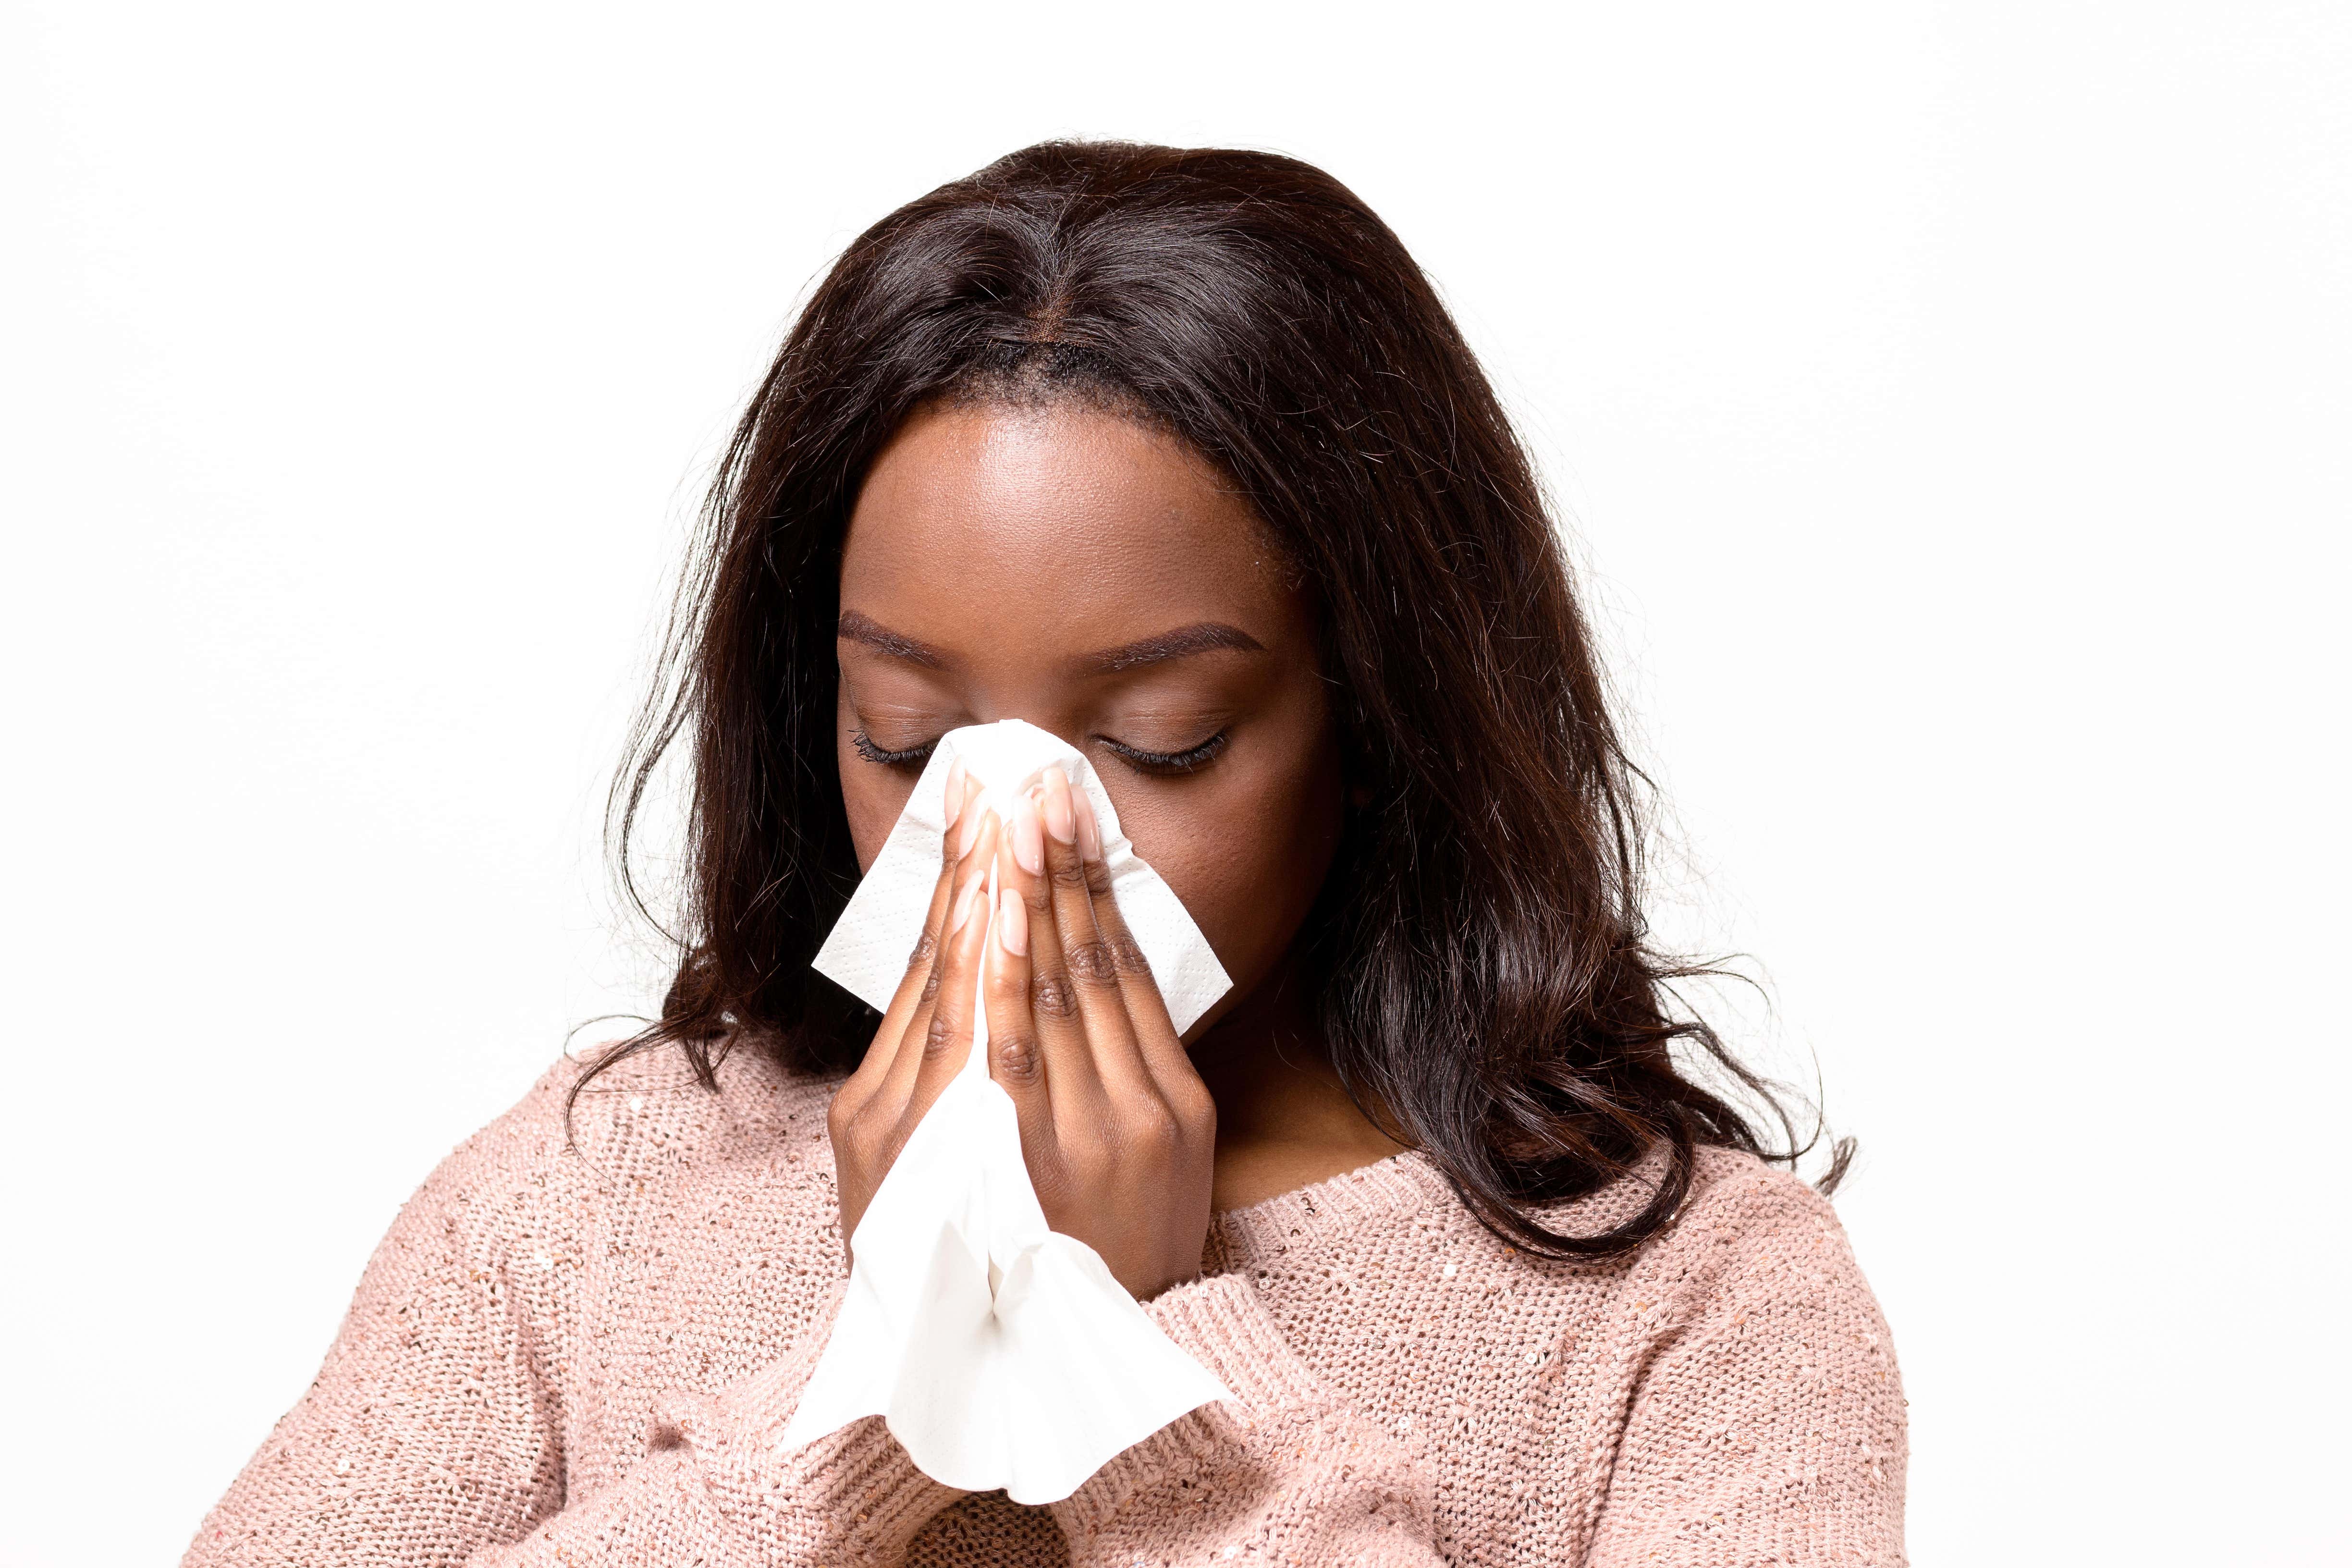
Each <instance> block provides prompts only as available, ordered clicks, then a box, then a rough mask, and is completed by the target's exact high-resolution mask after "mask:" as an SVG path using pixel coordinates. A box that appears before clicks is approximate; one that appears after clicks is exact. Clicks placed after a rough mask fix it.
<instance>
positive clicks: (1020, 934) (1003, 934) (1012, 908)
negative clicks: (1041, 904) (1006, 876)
mask: <svg viewBox="0 0 2352 1568" xmlns="http://www.w3.org/2000/svg"><path fill="white" fill-rule="evenodd" d="M996 899H997V903H996V940H997V941H999V942H1003V944H1004V951H1005V952H1009V953H1011V954H1012V955H1013V957H1015V958H1019V957H1021V956H1023V955H1024V954H1025V953H1026V952H1028V951H1029V906H1028V905H1027V904H1024V903H1023V902H1022V901H1021V895H1020V894H1018V893H1016V892H1014V891H1013V889H1010V888H1007V889H1004V890H1003V892H1001V893H999V894H997V895H996Z"/></svg>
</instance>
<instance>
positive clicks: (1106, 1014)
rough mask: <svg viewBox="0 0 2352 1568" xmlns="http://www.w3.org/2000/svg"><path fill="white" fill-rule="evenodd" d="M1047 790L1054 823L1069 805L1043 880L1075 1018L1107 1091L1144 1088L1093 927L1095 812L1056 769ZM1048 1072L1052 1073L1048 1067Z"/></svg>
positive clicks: (1144, 1072) (1114, 968)
mask: <svg viewBox="0 0 2352 1568" xmlns="http://www.w3.org/2000/svg"><path fill="white" fill-rule="evenodd" d="M1047 788H1048V790H1049V792H1050V793H1049V795H1048V796H1047V800H1048V804H1049V807H1053V808H1055V809H1054V820H1055V821H1056V822H1058V821H1059V820H1060V811H1059V809H1058V806H1059V802H1060V801H1061V799H1062V798H1064V797H1067V799H1068V801H1069V808H1068V809H1069V813H1070V817H1069V820H1070V824H1071V834H1070V837H1069V839H1068V841H1067V842H1065V841H1064V840H1063V839H1062V838H1061V837H1060V836H1059V835H1058V834H1056V833H1051V832H1049V833H1047V834H1046V835H1045V880H1046V884H1047V887H1048V889H1049V890H1050V893H1051V896H1052V900H1053V905H1054V924H1055V929H1056V930H1057V931H1058V932H1059V934H1060V937H1061V950H1062V963H1063V967H1064V968H1066V970H1067V971H1068V972H1069V977H1070V987H1071V990H1072V991H1073V992H1074V993H1075V994H1076V997H1077V1005H1078V1016H1079V1017H1080V1019H1081V1020H1082V1021H1083V1022H1084V1023H1085V1025H1086V1035H1087V1047H1088V1049H1089V1052H1090V1054H1091V1056H1092V1058H1093V1060H1094V1066H1095V1074H1096V1076H1097V1078H1099V1079H1101V1080H1102V1083H1103V1087H1104V1088H1105V1089H1112V1090H1118V1089H1135V1088H1141V1087H1148V1086H1149V1085H1150V1071H1149V1069H1148V1068H1146V1067H1145V1065H1144V1061H1143V1055H1142V1051H1141V1049H1140V1047H1139V1046H1138V1045H1137V1043H1136V1038H1135V1029H1134V1026H1133V1025H1132V1023H1131V1022H1130V1021H1129V1018H1128V1016H1127V998H1126V996H1125V994H1123V993H1122V992H1121V991H1120V989H1119V979H1118V958H1117V956H1116V955H1115V954H1114V953H1113V952H1112V951H1111V948H1110V944H1109V943H1108V942H1105V941H1104V940H1103V936H1102V931H1101V929H1100V928H1099V927H1098V926H1097V924H1096V922H1095V906H1094V894H1093V891H1092V889H1089V888H1088V887H1087V859H1086V853H1085V845H1086V841H1087V834H1088V833H1089V832H1091V831H1093V813H1092V812H1091V811H1090V810H1088V809H1087V805H1086V796H1085V795H1084V794H1083V792H1080V791H1077V790H1075V789H1073V788H1072V787H1071V786H1070V784H1069V783H1068V781H1067V780H1066V779H1065V778H1063V777H1062V775H1061V773H1060V772H1059V770H1055V771H1054V772H1053V773H1051V774H1049V776H1048V778H1047ZM1094 842H1095V852H1096V854H1097V856H1099V855H1100V854H1101V852H1102V843H1101V838H1100V836H1099V834H1097V836H1096V837H1095V840H1094ZM1097 864H1099V862H1097ZM1046 1070H1047V1071H1048V1072H1050V1071H1052V1068H1051V1066H1050V1064H1049V1066H1048V1068H1047V1069H1046Z"/></svg>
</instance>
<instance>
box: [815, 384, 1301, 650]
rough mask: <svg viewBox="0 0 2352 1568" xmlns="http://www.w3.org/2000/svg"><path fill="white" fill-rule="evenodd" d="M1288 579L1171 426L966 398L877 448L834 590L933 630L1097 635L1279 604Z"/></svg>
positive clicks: (1285, 615) (1276, 612)
mask: <svg viewBox="0 0 2352 1568" xmlns="http://www.w3.org/2000/svg"><path fill="white" fill-rule="evenodd" d="M1285 578H1286V574H1285V573H1284V571H1283V570H1282V569H1281V566H1280V564H1279V563H1278V561H1277V560H1276V556H1275V553H1274V552H1273V551H1272V549H1271V548H1270V547H1269V543H1268V542H1267V540H1266V539H1265V531H1264V529H1263V528H1262V527H1261V525H1260V524H1259V522H1258V521H1257V518H1256V515H1255V512H1254V511H1253V510H1251V508H1250V506H1249V505H1248V503H1247V502H1246V501H1244V500H1243V499H1242V498H1241V497H1239V496H1237V495H1234V494H1233V493H1231V491H1230V489H1228V487H1227V486H1226V485H1225V483H1224V481H1223V478H1222V476H1221V475H1220V474H1219V473H1218V472H1217V470H1216V469H1215V468H1213V466H1211V465H1210V464H1209V463H1207V462H1206V461H1204V460H1202V458H1200V457H1199V456H1197V455H1196V454H1194V453H1193V452H1192V451H1191V450H1190V449H1189V448H1188V447H1185V446H1184V445H1183V444H1182V443H1181V442H1180V441H1178V440H1176V439H1175V438H1174V437H1170V436H1167V435H1164V434H1162V433H1160V432H1159V431H1156V430H1153V429H1151V428H1150V427H1148V426H1143V425H1140V424H1138V423H1137V422H1135V421H1133V420H1129V419H1125V418H1121V417H1119V416H1117V415H1115V414H1110V413H1106V412H1103V411H1101V410H1099V409H1096V408H1092V407H1088V406H1085V405H1071V404H1064V405H1052V406H1047V407H1043V408H1037V407H1018V406H1015V407H1005V406H999V405H964V406H955V407H948V408H942V409H938V410H933V411H929V412H926V413H922V414H919V415H917V416H915V417H914V418H912V419H910V420H908V423H907V425H906V426H904V427H903V428H902V429H901V430H900V431H899V432H898V435H897V436H896V437H893V438H892V440H891V442H890V444H889V446H888V447H886V448H885V449H884V451H883V453H882V455H881V457H880V458H878V459H877V461H876V463H875V465H874V468H873V469H872V471H871V472H870V473H869V474H868V476H867V478H866V485H865V488H864V489H863V490H862V491H861V492H860V493H859V496H858V500H857V505H856V510H855V511H854V512H853V513H852V515H851V520H850V527H849V536H848V540H847V542H846V543H845V547H844V550H843V555H842V582H841V589H842V604H843V605H844V607H845V608H851V607H854V608H857V609H861V610H864V611H866V612H867V613H869V614H874V615H877V616H881V617H882V618H884V619H886V620H889V621H890V624H891V625H892V626H895V627H898V629H900V630H903V631H906V632H908V633H910V634H912V635H915V636H918V637H923V638H924V639H926V640H928V641H932V642H936V643H940V644H942V645H943V646H950V647H956V646H962V645H967V644H968V643H969V642H970V641H971V639H972V638H974V637H992V638H995V637H1017V638H1018V639H1019V640H1020V641H1022V642H1024V643H1044V644H1054V645H1058V646H1066V647H1077V646H1081V645H1083V646H1086V647H1102V646H1108V645H1109V644H1112V643H1116V642H1118V641H1121V640H1123V639H1124V638H1125V637H1129V636H1132V635H1135V628H1136V627H1137V626H1139V625H1140V626H1144V629H1145V630H1147V631H1149V630H1154V629H1158V628H1159V627H1160V626H1168V625H1175V624H1179V623H1183V622H1190V621H1197V620H1221V621H1226V622H1231V623H1233V624H1235V625H1241V626H1250V623H1253V622H1255V623H1258V624H1259V625H1266V624H1268V623H1271V622H1277V621H1285V620H1288V619H1289V618H1290V617H1291V616H1294V615H1295V614H1296V613H1297V606H1296V605H1295V603H1294V597H1295V596H1294V595H1292V594H1291V593H1290V592H1289V591H1288V590H1287V589H1286V584H1285ZM886 612H887V613H886ZM894 617H895V618H894ZM909 621H919V622H920V623H921V625H920V626H916V625H910V624H906V623H908V622H909ZM1147 623H1148V624H1147ZM1250 629H1252V630H1253V631H1255V630H1256V627H1255V626H1250Z"/></svg>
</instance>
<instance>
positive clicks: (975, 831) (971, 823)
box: [956, 811, 996, 860]
mask: <svg viewBox="0 0 2352 1568" xmlns="http://www.w3.org/2000/svg"><path fill="white" fill-rule="evenodd" d="M995 815H996V814H995V813H994V812H992V811H967V812H965V813H964V814H963V826H961V827H959V828H958V829H957V830H956V858H957V859H959V860H961V859H962V858H964V857H965V856H966V855H969V854H970V853H971V841H972V840H973V839H975V838H977V837H980V828H981V825H982V823H983V822H986V821H987V820H988V819H989V818H990V817H992V816H995Z"/></svg>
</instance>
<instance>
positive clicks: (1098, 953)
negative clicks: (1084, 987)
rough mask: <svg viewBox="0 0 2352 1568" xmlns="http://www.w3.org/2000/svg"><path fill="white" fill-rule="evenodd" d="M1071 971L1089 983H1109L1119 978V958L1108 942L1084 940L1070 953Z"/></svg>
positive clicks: (1114, 982) (1115, 981)
mask: <svg viewBox="0 0 2352 1568" xmlns="http://www.w3.org/2000/svg"><path fill="white" fill-rule="evenodd" d="M1068 960H1069V965H1070V973H1072V974H1075V975H1076V976H1077V977H1078V979H1080V980H1081V981H1084V982H1085V983H1086V984H1088V985H1108V984H1116V983H1117V981H1118V959H1117V958H1116V957H1115V956H1113V954H1112V952H1111V949H1110V943H1108V942H1100V941H1097V942H1078V943H1076V945H1074V946H1073V947H1072V948H1071V949H1070V951H1069V953H1068Z"/></svg>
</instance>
